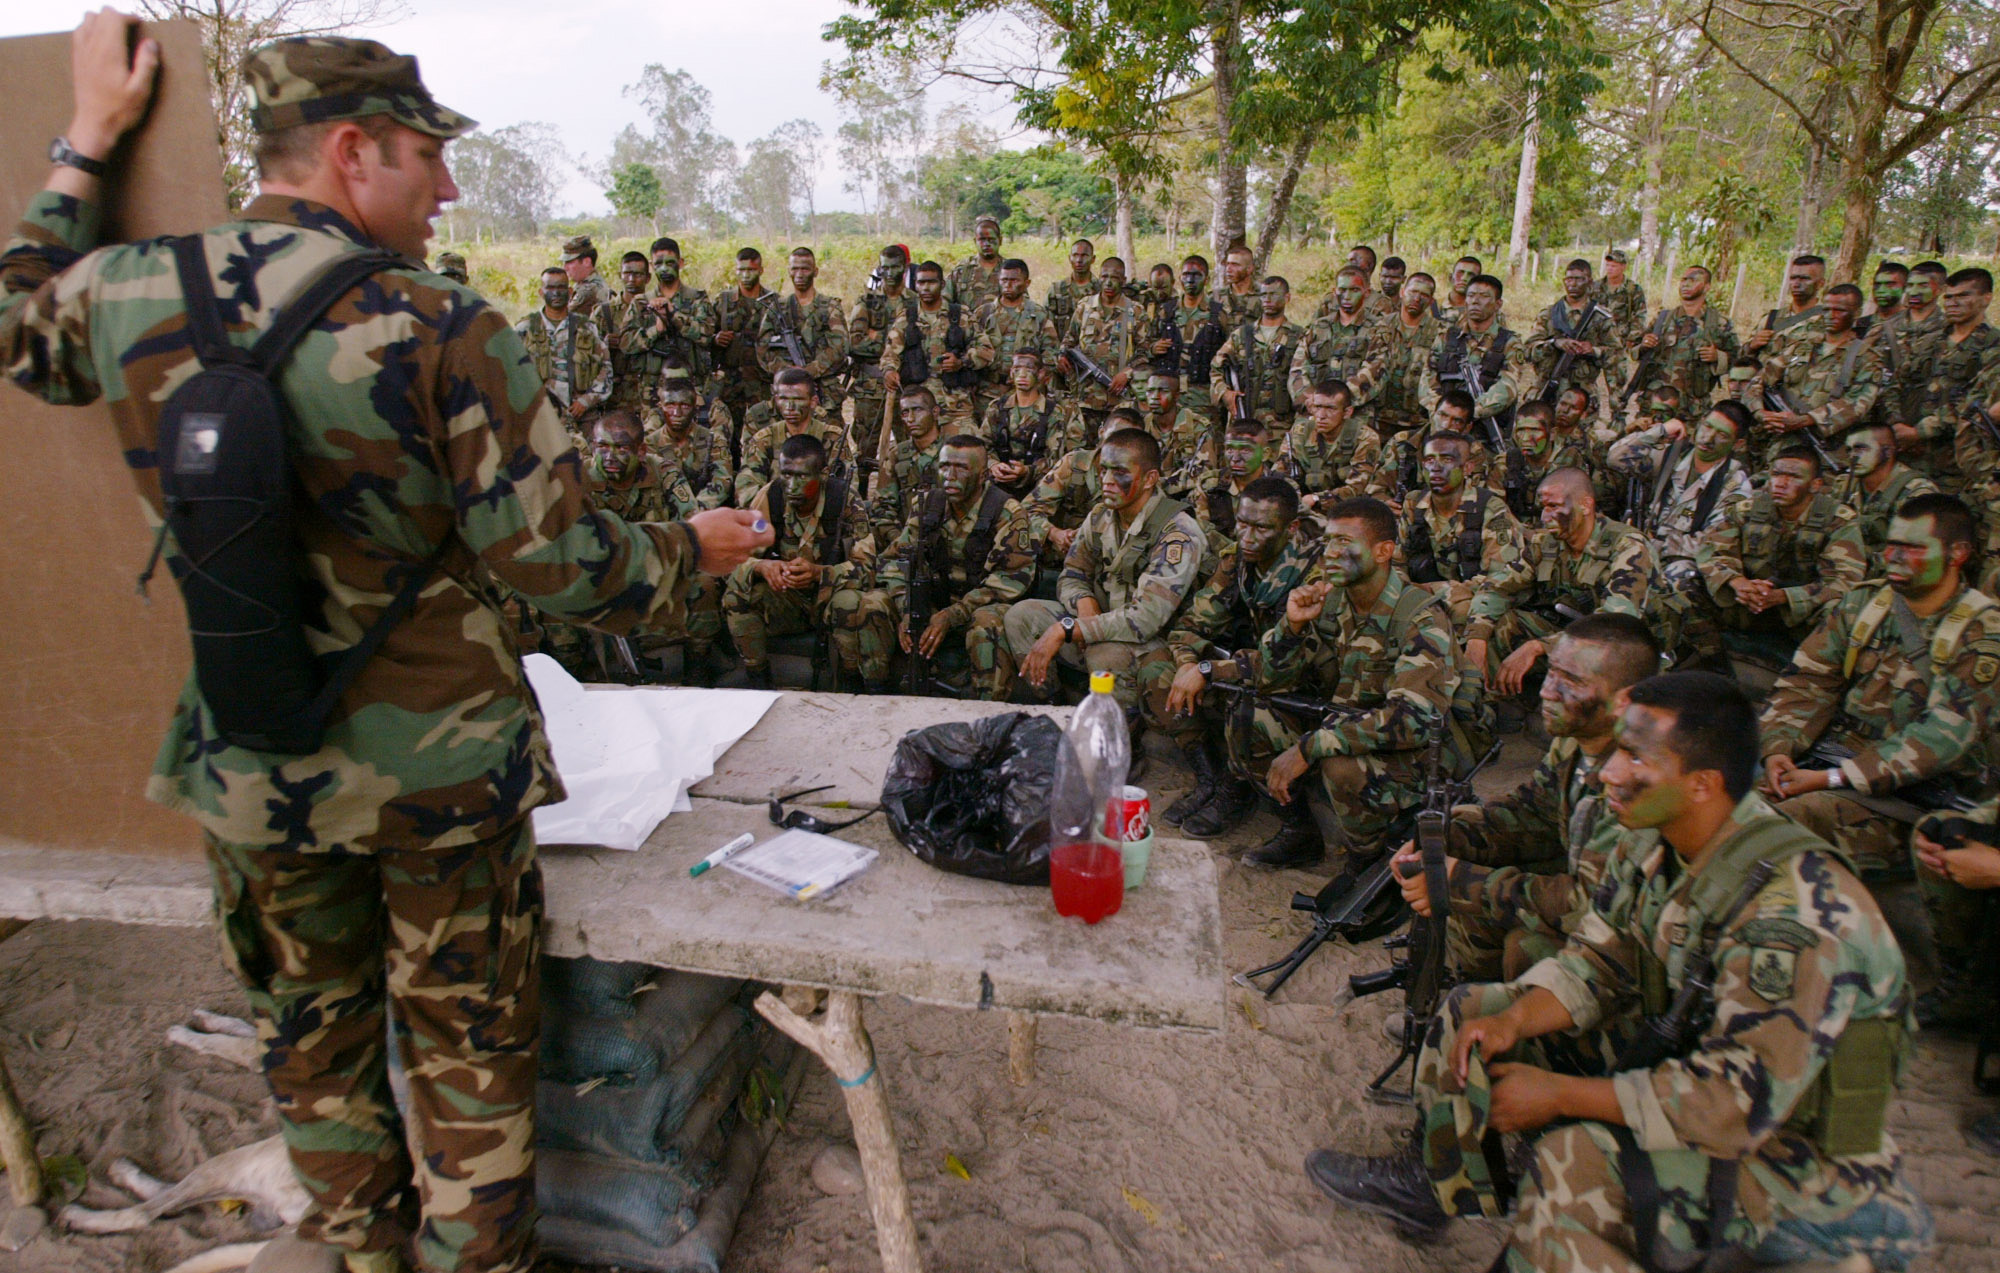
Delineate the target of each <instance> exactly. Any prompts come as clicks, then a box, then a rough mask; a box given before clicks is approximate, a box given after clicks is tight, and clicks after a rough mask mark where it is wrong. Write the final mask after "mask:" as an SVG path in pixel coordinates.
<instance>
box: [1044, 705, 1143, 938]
mask: <svg viewBox="0 0 2000 1273" xmlns="http://www.w3.org/2000/svg"><path fill="white" fill-rule="evenodd" d="M1112 685H1113V678H1112V675H1111V673H1109V672H1092V673H1091V674H1090V697H1088V698H1086V699H1085V700H1084V701H1083V705H1082V706H1081V707H1078V708H1077V709H1076V713H1075V715H1073V716H1071V717H1070V722H1069V728H1068V729H1066V730H1064V731H1063V745H1062V750H1061V751H1060V752H1059V753H1058V755H1057V757H1056V785H1055V792H1054V794H1053V796H1052V798H1051V800H1050V802H1049V845H1050V851H1049V890H1050V892H1051V893H1052V894H1053V896H1054V898H1055V904H1056V913H1057V914H1059V915H1075V916H1077V917H1078V918H1080V919H1082V920H1083V921H1084V922H1085V923H1087V924H1095V923H1096V922H1097V921H1098V920H1100V919H1103V918H1104V917H1105V916H1106V915H1115V914H1117V913H1118V908H1119V907H1120V906H1122V905H1123V904H1124V902H1125V859H1124V855H1123V853H1122V851H1121V850H1120V847H1119V845H1118V844H1117V842H1116V840H1115V839H1114V837H1113V836H1112V834H1111V832H1110V830H1109V828H1108V825H1107V822H1106V819H1107V815H1108V814H1109V812H1110V807H1111V802H1112V799H1113V797H1115V796H1118V795H1120V794H1121V793H1122V792H1123V791H1124V789H1125V775H1126V773H1127V772H1128V771H1129V770H1130V769H1131V767H1132V740H1131V738H1130V736H1129V735H1127V733H1126V732H1125V710H1124V709H1123V708H1122V707H1120V706H1119V705H1118V700H1117V699H1115V698H1113V697H1112V696H1111V690H1112Z"/></svg>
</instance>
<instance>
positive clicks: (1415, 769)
mask: <svg viewBox="0 0 2000 1273" xmlns="http://www.w3.org/2000/svg"><path fill="white" fill-rule="evenodd" d="M1323 517H1324V519H1325V522H1326V532H1325V535H1324V537H1323V543H1324V549H1323V554H1322V556H1321V558H1320V563H1319V567H1318V569H1317V570H1316V571H1315V572H1314V573H1313V574H1312V576H1311V577H1310V578H1309V581H1308V582H1307V583H1305V584H1303V585H1301V586H1300V587H1298V588H1294V589H1293V590H1292V592H1291V595H1290V596H1289V597H1288V598H1287V600H1286V602H1285V617H1284V619H1283V620H1282V621H1281V622H1279V623H1278V624H1277V625H1275V626H1274V627H1272V628H1271V629H1270V631H1268V632H1266V633H1265V634H1264V636H1263V639H1262V640H1261V641H1260V643H1259V646H1258V667H1257V670H1256V674H1255V676H1254V677H1251V678H1250V679H1251V680H1252V681H1254V683H1255V684H1256V686H1257V688H1258V689H1261V690H1265V691H1268V692H1271V693H1288V694H1298V695H1302V696H1304V697H1307V698H1312V699H1317V700H1319V701H1321V702H1324V703H1326V704H1327V705H1328V706H1329V708H1330V709H1331V711H1330V712H1329V714H1328V715H1326V716H1325V717H1324V718H1322V719H1318V720H1302V719H1298V718H1296V717H1290V716H1287V715H1286V714H1285V713H1284V711H1283V709H1279V708H1276V707H1275V706H1273V707H1261V706H1260V707H1259V708H1258V709H1257V710H1256V712H1255V714H1254V716H1253V718H1252V720H1251V722H1250V724H1249V726H1248V727H1247V728H1244V729H1235V728H1232V729H1231V730H1230V732H1229V746H1230V760H1231V762H1232V765H1233V767H1234V768H1235V769H1236V770H1237V772H1239V773H1243V772H1247V773H1252V774H1258V775H1261V776H1262V778H1263V784H1264V789H1265V791H1266V792H1267V793H1268V794H1269V795H1270V797H1271V798H1272V799H1273V800H1275V801H1277V802H1278V816H1279V820H1280V826H1279V829H1278V833H1277V834H1276V835H1275V836H1273V837H1272V838H1271V839H1270V840H1267V841H1266V842H1265V843H1263V844H1262V845H1259V846H1258V847H1257V848H1255V849H1252V850H1251V851H1250V852H1248V853H1246V854H1244V855H1243V861H1244V862H1245V863H1246V864H1248V865H1251V866H1263V867H1270V868H1273V869H1280V868H1292V867H1307V866H1312V865H1314V864H1315V863H1317V862H1318V861H1319V860H1320V859H1321V858H1322V857H1323V856H1324V855H1325V851H1326V850H1325V842H1324V841H1323V839H1322V837H1321V831H1320V825H1319V823H1318V821H1317V820H1316V818H1315V816H1314V814H1315V812H1317V811H1319V810H1323V811H1324V812H1325V814H1326V816H1327V823H1328V825H1329V827H1330V828H1331V829H1332V831H1333V832H1334V833H1335V834H1336V835H1337V837H1338V839H1339V841H1340V844H1341V847H1342V848H1344V849H1345V850H1346V853H1347V861H1346V864H1345V865H1346V867H1347V869H1350V870H1353V869H1358V868H1359V867H1360V866H1362V865H1364V864H1366V863H1368V862H1370V861H1372V860H1373V859H1375V858H1378V857H1380V856H1381V855H1382V854H1383V853H1384V852H1387V851H1388V849H1389V848H1390V847H1392V846H1391V845H1390V844H1389V843H1387V842H1385V839H1384V837H1385V836H1386V835H1387V833H1388V831H1389V829H1390V827H1391V825H1392V824H1393V823H1394V822H1395V821H1396V819H1397V818H1398V816H1399V815H1401V814H1402V813H1403V812H1404V811H1405V810H1409V809H1414V808H1415V807H1417V806H1418V805H1419V804H1421V803H1422V802H1423V798H1424V781H1425V778H1424V767H1425V761H1426V759H1427V752H1428V749H1429V748H1430V746H1431V743H1432V742H1433V740H1436V739H1439V738H1447V739H1448V738H1449V735H1448V733H1447V731H1449V730H1450V729H1451V728H1452V721H1451V713H1452V699H1453V697H1454V695H1455V694H1457V692H1458V689H1459V681H1460V675H1461V674H1460V669H1459V663H1458V655H1457V646H1456V643H1455V642H1454V641H1453V639H1452V633H1451V620H1450V618H1449V617H1448V616H1447V615H1446V614H1445V612H1444V608H1443V607H1442V606H1441V605H1439V604H1438V602H1437V600H1436V598H1434V597H1432V596H1431V595H1430V594H1429V593H1427V592H1425V591H1424V590H1423V589H1421V588H1419V587H1417V586H1416V585H1414V584H1412V583H1410V582H1409V580H1408V579H1406V578H1404V577H1403V573H1402V572H1401V571H1400V570H1397V569H1396V566H1395V560H1396V515H1395V514H1394V513H1393V512H1391V511H1390V509H1389V506H1388V505H1387V504H1384V503H1383V502H1382V501H1381V500H1378V499H1370V498H1368V497H1366V496H1362V497H1359V498H1355V499H1347V500H1342V501H1340V502H1339V503H1337V504H1334V505H1332V506H1330V507H1329V508H1327V509H1326V510H1325V511H1324V513H1323ZM1447 750H1448V751H1449V750H1450V749H1449V748H1447ZM1467 763H1469V758H1467ZM1302 779H1303V780H1304V781H1301V780H1302ZM1315 805H1317V806H1319V810H1316V809H1315V808H1314V806H1315Z"/></svg>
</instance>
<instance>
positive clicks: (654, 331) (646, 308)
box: [609, 284, 715, 410]
mask: <svg viewBox="0 0 2000 1273" xmlns="http://www.w3.org/2000/svg"><path fill="white" fill-rule="evenodd" d="M660 299H663V298H662V297H661V296H660V294H659V293H658V292H657V291H655V292H652V293H650V294H648V295H647V296H645V297H644V298H643V299H642V300H640V301H639V302H638V303H636V304H634V303H630V302H624V301H621V302H617V303H616V305H615V306H614V308H613V309H612V311H611V312H612V314H613V315H614V321H615V322H616V327H615V329H614V330H613V331H612V332H611V334H610V337H609V339H610V343H611V365H612V368H613V373H614V377H615V379H616V381H617V390H616V392H617V394H618V397H617V398H616V401H617V403H618V405H619V406H622V407H626V408H628V409H632V410H636V409H638V407H639V406H640V405H641V404H643V403H644V402H645V401H646V400H647V399H648V398H650V397H651V396H652V391H653V389H654V388H655V387H657V385H658V383H659V379H660V368H662V367H664V366H666V363H667V355H669V354H674V355H676V356H678V357H679V358H680V360H681V361H682V362H683V363H686V364H687V366H688V369H689V374H690V375H691V376H692V377H693V378H694V385H695V390H696V391H697V392H700V391H701V390H702V389H703V388H704V387H705V386H706V384H707V381H708V372H709V366H710V363H709V354H710V351H712V350H713V349H714V347H715V307H714V306H713V305H711V304H709V300H708V293H707V292H704V291H702V290H701V289H700V288H698V287H689V286H687V285H686V284H682V285H681V287H680V288H679V289H677V290H676V291H675V292H674V295H673V297H672V298H671V299H670V300H668V301H667V308H668V311H669V312H670V313H671V315H672V320H671V330H670V327H669V319H668V315H667V314H664V313H656V312H655V311H654V309H653V307H652V302H654V301H656V300H660Z"/></svg>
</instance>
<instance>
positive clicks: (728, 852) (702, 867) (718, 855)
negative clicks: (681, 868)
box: [688, 831, 757, 875]
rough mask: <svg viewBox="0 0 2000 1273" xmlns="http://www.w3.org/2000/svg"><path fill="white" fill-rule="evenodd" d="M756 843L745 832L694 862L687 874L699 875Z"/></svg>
mask: <svg viewBox="0 0 2000 1273" xmlns="http://www.w3.org/2000/svg"><path fill="white" fill-rule="evenodd" d="M756 842H757V837H756V836H755V835H753V834H751V833H750V832H748V831H745V832H744V833H743V834H742V835H739V836H737V837H736V838H735V839H734V840H731V841H730V842H729V843H727V844H725V845H723V846H722V847H721V848H719V849H717V850H716V851H715V852H713V853H711V854H709V855H708V856H707V857H705V858H703V859H702V860H701V861H699V862H696V863H695V864H694V865H693V866H691V867H689V868H688V874H689V875H700V874H701V873H702V872H703V871H706V870H708V869H709V868H710V867H712V866H721V865H722V864H723V863H724V862H727V861H728V860H729V859H730V858H733V857H735V856H736V855H737V854H738V853H741V852H742V851H743V850H745V849H747V848H749V847H750V846H751V845H752V844H755V843H756Z"/></svg>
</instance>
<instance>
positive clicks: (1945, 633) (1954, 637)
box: [1931, 588, 1994, 675]
mask: <svg viewBox="0 0 2000 1273" xmlns="http://www.w3.org/2000/svg"><path fill="white" fill-rule="evenodd" d="M1993 605H1994V602H1993V599H1992V598H1991V597H1988V596H1987V595H1986V594H1985V593H1983V592H1981V591H1979V589H1977V588H1967V589H1966V590H1965V591H1964V592H1962V593H1960V594H1959V597H1958V600H1957V601H1955V602H1953V603H1952V607H1951V609H1950V610H1948V611H1946V612H1945V616H1944V622H1942V623H1940V624H1938V630H1937V633H1936V635H1934V636H1933V637H1931V674H1932V675H1936V674H1938V673H1940V672H1942V671H1944V669H1945V667H1946V666H1947V665H1948V664H1949V663H1950V662H1951V659H1952V656H1953V655H1954V654H1957V653H1958V646H1959V642H1961V641H1963V640H1964V639H1965V630H1966V629H1967V628H1969V627H1971V626H1972V621H1973V620H1974V619H1976V618H1978V617H1979V615H1980V613H1981V612H1982V611H1986V610H1990V609H1992V608H1993Z"/></svg>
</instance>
